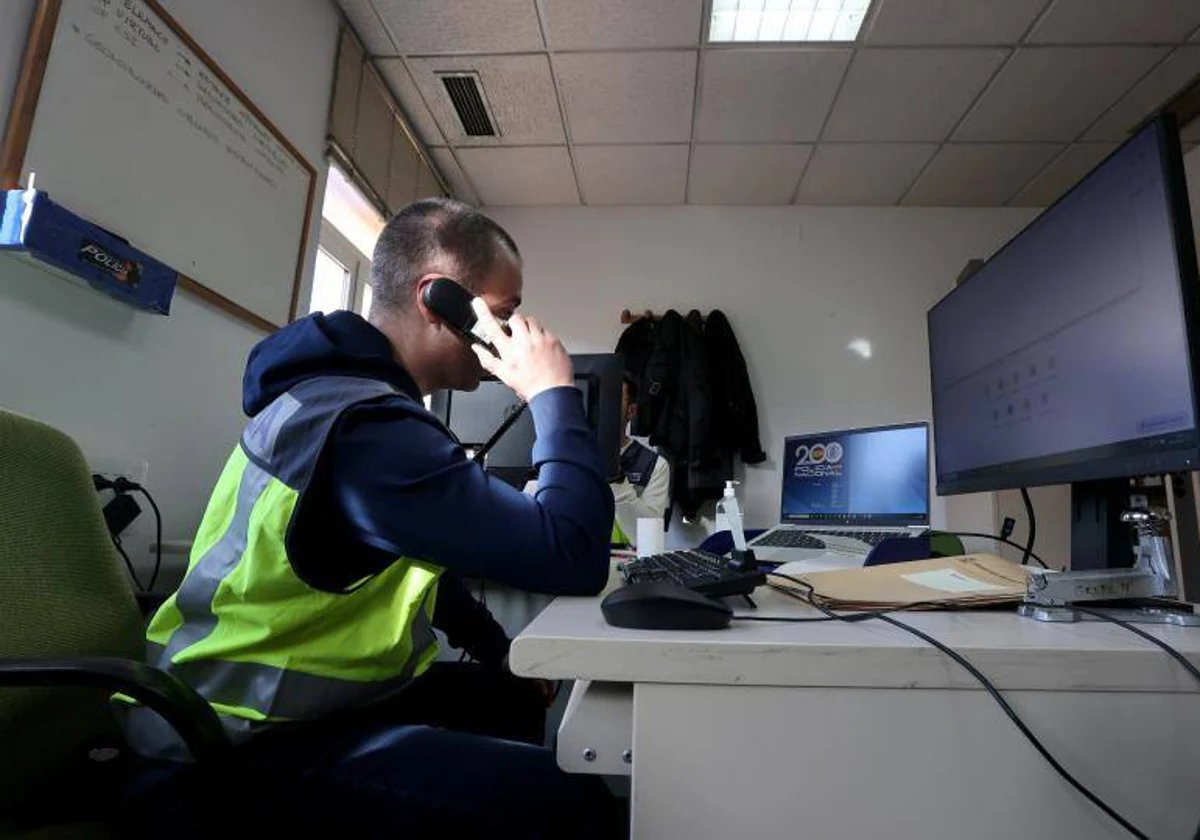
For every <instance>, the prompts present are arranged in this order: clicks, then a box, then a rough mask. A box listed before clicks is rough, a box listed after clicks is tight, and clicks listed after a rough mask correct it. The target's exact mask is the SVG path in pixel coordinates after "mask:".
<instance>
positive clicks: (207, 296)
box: [0, 0, 317, 332]
mask: <svg viewBox="0 0 1200 840" xmlns="http://www.w3.org/2000/svg"><path fill="white" fill-rule="evenodd" d="M142 2H144V3H145V4H146V5H147V6H148V7H149V8H150V10H151V11H152V12H154V14H156V15H157V16H158V18H159V19H160V20H161V21H162V23H163V25H164V26H166V27H167V28H168V29H170V30H171V32H172V33H174V35H175V37H177V38H178V39H179V40H180V41H182V42H183V43H184V44H185V45H186V46H187V47H188V49H190V50H191V51H192V52H194V53H195V54H196V57H197V58H198V59H200V61H202V62H203V63H204V65H205V66H206V67H207V68H208V70H209V71H211V72H212V74H213V75H214V76H216V77H217V78H218V79H220V80H221V82H222V83H223V84H224V85H225V86H226V87H227V88H229V91H230V93H232V94H233V95H234V96H236V97H237V99H238V101H239V102H241V104H242V105H244V106H245V107H246V110H248V111H249V112H250V113H251V114H253V115H254V116H255V117H256V118H257V119H258V120H259V121H260V122H261V123H262V124H263V126H264V127H265V128H266V129H267V130H268V131H270V132H271V134H272V135H273V136H274V137H275V139H276V140H278V141H279V144H280V145H282V146H283V147H284V148H285V149H287V151H288V153H289V154H291V155H292V157H293V158H295V160H296V162H297V163H298V164H299V165H300V167H301V168H302V169H303V170H304V172H305V173H306V174H307V175H308V190H307V197H306V200H305V207H304V226H303V229H302V230H301V232H300V253H299V254H297V255H296V269H295V273H294V275H293V278H292V297H291V302H290V304H289V307H288V321H289V322H291V321H294V320H295V319H296V309H297V307H298V306H299V302H300V284H301V280H302V278H303V275H304V258H305V255H306V254H307V252H308V238H309V230H310V228H311V227H312V212H313V200H314V197H315V193H316V186H317V172H316V170H315V169H314V168H313V166H312V164H311V163H309V162H308V159H307V158H305V157H304V155H302V154H301V153H300V151H299V150H298V149H297V148H296V147H295V146H293V145H292V143H291V141H290V140H288V139H287V137H285V136H284V135H283V133H282V132H281V131H280V130H279V129H278V128H277V127H276V126H275V123H273V122H272V121H271V120H270V119H269V118H268V117H267V115H266V114H264V113H263V112H262V111H261V110H260V109H259V107H258V106H257V105H255V104H254V103H253V102H252V101H250V98H249V97H248V96H246V94H245V92H244V91H243V90H242V89H241V87H239V86H238V85H237V84H236V83H235V82H234V81H233V79H231V78H229V76H228V75H226V73H225V71H224V70H222V69H221V68H220V66H218V65H217V63H216V62H215V61H214V60H213V59H212V56H210V55H209V54H208V53H207V52H205V51H204V49H203V48H202V47H201V46H200V45H199V44H197V43H196V41H195V40H193V38H192V36H191V35H189V34H188V33H187V32H186V31H185V30H184V29H183V27H182V26H180V24H179V22H178V21H176V20H175V18H173V17H172V16H171V15H170V13H169V12H167V10H166V9H164V8H163V7H162V4H161V2H160V0H142ZM61 9H62V0H38V4H37V8H36V9H35V11H34V15H33V22H32V23H31V24H30V28H29V36H28V41H27V42H26V45H25V54H24V56H23V58H22V61H21V73H20V76H19V77H18V80H17V88H16V91H15V93H14V96H13V101H12V108H11V109H10V111H9V116H8V124H7V126H6V127H5V131H4V142H3V144H2V145H0V189H6V190H7V189H19V188H20V187H21V183H20V180H21V172H22V169H23V168H24V165H25V155H26V151H27V150H28V147H29V138H30V136H31V135H32V134H33V124H34V120H35V119H36V118H37V104H38V98H39V96H40V95H41V90H42V80H43V79H44V78H45V76H46V67H47V66H48V64H49V61H50V45H51V43H52V42H53V40H54V34H55V32H56V30H57V29H58V20H59V12H60V11H61ZM179 287H180V288H182V289H185V290H187V291H188V292H191V293H192V294H193V295H195V296H197V297H199V298H202V299H203V300H206V301H208V302H209V303H211V304H212V305H213V306H216V307H217V308H219V309H222V310H224V311H226V312H228V313H229V314H231V315H233V316H234V317H236V318H239V319H241V320H243V321H245V322H246V323H248V324H250V325H252V326H255V327H258V328H259V329H261V330H264V331H266V332H274V331H275V330H277V329H279V328H280V327H282V326H283V324H276V323H274V322H273V321H271V320H269V319H267V318H264V317H263V316H261V315H259V314H258V313H256V312H253V311H251V310H250V309H247V308H246V307H244V306H242V305H241V304H239V303H235V302H234V301H232V300H230V299H229V298H227V297H225V296H224V295H222V294H221V293H219V292H217V291H214V290H213V289H210V288H208V287H207V286H205V285H203V284H202V283H200V282H199V281H197V280H195V279H193V278H191V277H188V276H186V275H185V274H182V273H180V274H179Z"/></svg>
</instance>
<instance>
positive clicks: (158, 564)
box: [133, 484, 163, 592]
mask: <svg viewBox="0 0 1200 840" xmlns="http://www.w3.org/2000/svg"><path fill="white" fill-rule="evenodd" d="M133 489H134V490H136V491H137V492H139V493H141V494H142V495H143V496H145V497H146V501H147V502H149V503H150V507H151V508H152V509H153V510H154V571H153V572H151V573H150V583H149V584H148V585H147V587H146V591H147V592H152V591H153V590H154V584H155V583H156V582H157V581H158V571H159V569H161V568H162V548H163V546H162V532H163V526H162V512H161V511H160V510H159V509H158V505H157V504H156V503H155V501H154V497H153V496H151V495H150V491H149V490H147V489H146V488H145V487H143V486H142V485H140V484H134V485H133Z"/></svg>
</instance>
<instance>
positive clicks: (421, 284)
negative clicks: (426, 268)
mask: <svg viewBox="0 0 1200 840" xmlns="http://www.w3.org/2000/svg"><path fill="white" fill-rule="evenodd" d="M444 276H445V275H444V274H426V275H424V276H422V277H421V279H419V280H418V281H417V285H416V289H415V290H414V291H415V294H416V296H417V299H416V308H417V312H419V313H421V317H422V318H423V319H424V320H425V321H426V322H428V323H430V324H441V323H442V319H441V317H439V316H438V314H437V313H436V312H434V311H433V310H432V309H430V308H429V307H428V306H426V305H425V290H426V289H427V288H429V286H430V284H431V283H433V281H434V280H440V279H441V278H443V277H444Z"/></svg>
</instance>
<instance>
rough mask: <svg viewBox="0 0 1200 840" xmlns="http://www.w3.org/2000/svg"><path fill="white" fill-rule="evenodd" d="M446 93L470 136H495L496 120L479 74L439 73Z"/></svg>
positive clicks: (464, 129)
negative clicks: (484, 94) (485, 97)
mask: <svg viewBox="0 0 1200 840" xmlns="http://www.w3.org/2000/svg"><path fill="white" fill-rule="evenodd" d="M438 75H440V76H441V78H442V84H443V85H445V86H446V93H447V94H448V95H449V96H450V102H451V104H452V105H454V112H455V113H456V114H458V120H459V122H461V123H462V127H463V131H465V132H466V134H467V136H468V137H495V136H496V135H497V134H498V132H497V131H496V121H495V120H493V119H492V114H491V111H490V110H489V109H488V106H487V100H485V99H484V98H483V87H482V85H480V84H479V74H478V73H473V72H468V73H439V74H438Z"/></svg>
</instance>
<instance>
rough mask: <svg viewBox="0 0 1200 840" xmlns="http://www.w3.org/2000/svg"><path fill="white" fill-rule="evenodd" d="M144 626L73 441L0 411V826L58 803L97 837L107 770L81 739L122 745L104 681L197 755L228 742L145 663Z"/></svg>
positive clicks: (32, 820) (49, 811)
mask: <svg viewBox="0 0 1200 840" xmlns="http://www.w3.org/2000/svg"><path fill="white" fill-rule="evenodd" d="M142 634H143V626H142V619H141V615H140V613H139V611H138V608H137V605H136V602H135V599H134V594H133V591H132V588H131V587H130V583H129V580H128V578H127V577H126V574H125V572H124V569H123V567H122V566H121V564H120V562H119V561H118V560H117V556H116V553H115V550H114V548H113V544H112V540H111V539H110V537H109V534H108V530H107V528H106V527H105V524H104V519H103V516H102V514H101V512H100V506H99V502H98V499H97V496H96V492H95V490H94V488H93V486H92V480H91V474H90V471H89V470H88V467H87V464H86V463H85V461H84V458H83V454H82V453H81V452H80V451H79V447H78V446H76V444H75V442H74V441H73V440H71V439H70V438H69V437H67V436H66V435H65V434H63V433H62V432H59V431H57V430H56V429H53V428H51V427H50V426H47V425H45V424H43V423H40V422H38V421H36V420H31V419H29V418H26V417H22V416H20V415H17V414H13V413H10V412H6V411H3V410H0V835H2V836H10V835H13V834H19V833H20V832H25V831H31V830H33V829H34V828H35V827H37V826H38V825H39V823H44V822H45V821H46V818H47V817H48V816H49V815H54V816H55V817H56V818H57V819H58V820H59V821H60V822H61V820H62V818H63V816H64V815H65V816H66V819H67V820H68V821H79V820H82V823H83V824H84V825H81V826H80V829H82V830H74V831H72V836H79V835H80V834H81V833H82V834H89V835H91V834H99V835H100V836H106V834H107V832H105V831H103V830H102V825H103V822H102V821H103V819H104V817H105V814H103V813H102V812H103V810H104V808H105V806H107V807H109V808H111V807H112V804H113V803H112V798H113V797H111V796H109V795H108V794H109V790H108V789H106V788H105V786H104V784H103V782H102V781H100V780H102V779H103V778H105V773H108V775H111V774H112V773H114V772H117V771H116V770H113V771H103V770H102V769H101V768H102V765H101V764H100V763H99V762H97V761H93V760H90V759H89V751H90V750H91V749H92V748H94V747H96V746H97V745H114V744H116V745H119V744H121V739H120V736H119V735H118V734H117V732H116V726H115V723H114V719H113V716H112V714H111V711H110V709H109V702H110V701H109V697H110V695H111V694H112V693H113V692H116V691H119V692H122V693H124V694H126V695H128V696H130V697H133V698H135V699H137V700H139V701H140V702H142V703H144V704H146V705H147V706H149V707H151V708H153V709H154V710H155V711H157V712H158V713H159V714H160V715H162V717H163V718H165V719H166V720H167V721H168V722H169V723H171V725H172V726H174V727H175V729H176V730H177V731H178V732H179V734H180V736H181V737H182V738H183V739H184V741H185V743H187V745H188V747H189V748H190V749H191V750H192V754H193V756H194V757H195V758H196V760H197V763H198V764H203V762H204V761H206V760H212V759H213V758H214V757H216V756H218V755H220V754H222V753H223V752H224V751H225V750H226V749H228V747H229V741H228V738H227V737H226V735H225V733H224V731H223V730H222V728H221V724H220V722H219V720H218V719H217V717H216V714H215V713H214V712H213V710H212V708H211V707H210V706H209V705H208V704H207V703H206V702H205V701H204V699H203V698H202V697H200V695H198V694H197V693H196V692H195V691H193V690H192V689H191V688H190V687H189V686H187V685H185V684H184V683H182V682H180V681H179V680H177V679H175V678H174V677H172V676H170V675H168V674H166V673H164V672H162V671H159V670H157V669H155V668H151V667H150V666H148V665H145V664H143V662H142V651H143V644H144V642H143V635H142ZM89 794H91V799H92V800H94V801H92V802H88V801H86V800H87V799H88V795H89ZM106 800H107V801H106ZM48 802H49V803H52V807H50V806H47V805H46V803H48ZM73 805H77V806H78V807H72V806H73ZM95 808H99V810H98V811H97V810H95ZM73 812H74V813H73ZM97 816H99V817H100V821H97V825H96V826H95V828H96V829H97V830H96V831H88V830H87V826H86V824H87V823H91V822H93V821H94V820H95V817H97Z"/></svg>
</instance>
